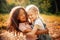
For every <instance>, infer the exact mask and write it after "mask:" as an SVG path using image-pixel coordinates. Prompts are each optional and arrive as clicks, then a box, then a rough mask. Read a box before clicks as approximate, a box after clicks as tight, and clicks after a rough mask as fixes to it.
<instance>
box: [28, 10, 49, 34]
mask: <svg viewBox="0 0 60 40" xmlns="http://www.w3.org/2000/svg"><path fill="white" fill-rule="evenodd" d="M37 12H38V11H37V10H29V11H28V21H29V23H33V22H34V21H35V20H36V19H37V15H38V13H37ZM35 26H37V25H34V27H35ZM34 30H35V29H34ZM47 31H48V30H47V29H46V30H39V31H37V30H35V32H36V34H43V33H48V32H47ZM32 33H33V32H32Z"/></svg>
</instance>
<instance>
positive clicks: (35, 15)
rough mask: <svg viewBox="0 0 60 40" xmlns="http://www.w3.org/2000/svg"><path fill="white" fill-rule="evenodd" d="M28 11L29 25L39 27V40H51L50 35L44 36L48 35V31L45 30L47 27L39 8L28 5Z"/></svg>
mask: <svg viewBox="0 0 60 40" xmlns="http://www.w3.org/2000/svg"><path fill="white" fill-rule="evenodd" d="M26 11H27V14H28V21H29V23H31V24H32V28H33V27H34V26H35V25H39V26H38V27H39V30H38V31H37V32H36V34H38V36H39V37H38V40H49V39H50V37H49V36H48V35H47V36H46V34H44V33H48V30H47V29H45V28H46V27H45V26H44V23H43V21H42V19H41V17H40V14H39V9H38V7H36V6H35V5H28V6H27V7H26ZM39 34H40V35H39ZM41 34H42V35H41ZM48 37H49V38H48Z"/></svg>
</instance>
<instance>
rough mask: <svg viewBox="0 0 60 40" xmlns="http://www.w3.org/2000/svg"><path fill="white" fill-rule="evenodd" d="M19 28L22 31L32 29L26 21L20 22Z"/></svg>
mask: <svg viewBox="0 0 60 40" xmlns="http://www.w3.org/2000/svg"><path fill="white" fill-rule="evenodd" d="M19 30H20V31H22V32H25V33H27V32H30V31H31V28H30V26H29V25H25V24H24V23H20V24H19Z"/></svg>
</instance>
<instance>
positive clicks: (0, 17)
mask: <svg viewBox="0 0 60 40" xmlns="http://www.w3.org/2000/svg"><path fill="white" fill-rule="evenodd" d="M40 16H41V18H42V20H43V22H44V23H45V24H49V25H50V24H54V23H55V24H59V25H58V26H60V16H56V15H46V14H41V15H40ZM8 17H9V14H8V13H6V14H0V27H2V26H5V25H6V24H5V22H6V21H7V19H8Z"/></svg>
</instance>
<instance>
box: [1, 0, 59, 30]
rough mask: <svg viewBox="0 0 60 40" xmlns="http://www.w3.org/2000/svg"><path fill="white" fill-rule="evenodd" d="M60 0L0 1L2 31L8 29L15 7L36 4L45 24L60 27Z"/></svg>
mask: <svg viewBox="0 0 60 40" xmlns="http://www.w3.org/2000/svg"><path fill="white" fill-rule="evenodd" d="M59 2H60V0H0V29H1V30H2V28H5V27H6V23H5V22H6V21H7V19H8V17H9V12H10V11H11V9H12V8H13V7H14V6H23V7H26V6H27V5H30V4H34V5H36V6H37V7H38V8H39V10H40V16H41V17H42V20H43V22H44V23H45V24H46V25H48V26H52V27H53V26H56V27H57V26H58V27H60V3H59Z"/></svg>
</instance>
